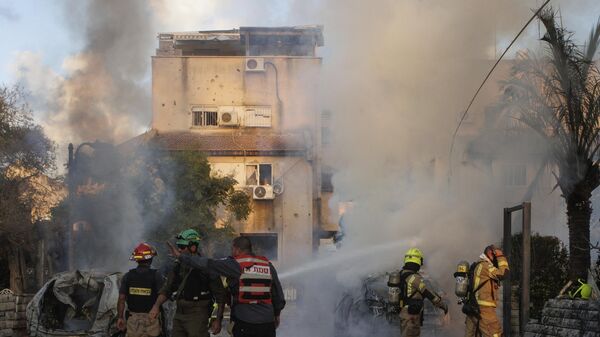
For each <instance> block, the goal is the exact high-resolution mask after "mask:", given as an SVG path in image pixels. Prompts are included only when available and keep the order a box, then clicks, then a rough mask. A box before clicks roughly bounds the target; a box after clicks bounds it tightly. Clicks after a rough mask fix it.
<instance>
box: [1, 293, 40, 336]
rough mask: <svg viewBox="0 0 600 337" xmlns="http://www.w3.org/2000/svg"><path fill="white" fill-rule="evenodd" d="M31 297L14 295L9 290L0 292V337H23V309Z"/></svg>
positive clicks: (25, 324)
mask: <svg viewBox="0 0 600 337" xmlns="http://www.w3.org/2000/svg"><path fill="white" fill-rule="evenodd" d="M32 298H33V295H16V294H14V293H13V292H12V291H11V290H9V289H4V290H2V291H0V337H5V336H6V337H8V336H25V335H26V333H25V327H26V326H27V323H26V320H25V309H26V308H27V303H29V301H31V299H32Z"/></svg>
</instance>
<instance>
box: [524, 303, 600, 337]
mask: <svg viewBox="0 0 600 337" xmlns="http://www.w3.org/2000/svg"><path fill="white" fill-rule="evenodd" d="M524 336H525V337H600V301H584V300H571V299H552V300H549V301H548V302H546V304H545V305H544V310H543V312H542V319H541V320H540V321H534V320H532V321H531V322H530V323H529V324H528V325H527V327H526V329H525V335H524Z"/></svg>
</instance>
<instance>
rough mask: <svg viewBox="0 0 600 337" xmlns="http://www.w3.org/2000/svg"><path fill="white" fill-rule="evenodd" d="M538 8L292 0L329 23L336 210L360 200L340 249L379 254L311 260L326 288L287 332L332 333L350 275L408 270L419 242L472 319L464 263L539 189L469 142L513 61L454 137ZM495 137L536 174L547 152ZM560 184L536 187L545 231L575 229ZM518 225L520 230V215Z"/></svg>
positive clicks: (504, 159) (503, 156)
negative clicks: (460, 282) (461, 291)
mask: <svg viewBox="0 0 600 337" xmlns="http://www.w3.org/2000/svg"><path fill="white" fill-rule="evenodd" d="M536 5H537V4H536V3H535V2H534V1H530V2H523V1H506V2H502V3H499V2H494V1H486V2H481V1H472V0H462V1H451V2H448V1H378V2H377V4H373V3H371V2H369V3H367V2H363V1H327V2H325V3H322V2H318V1H313V2H309V3H307V2H306V1H297V2H295V3H294V4H293V5H292V7H291V10H290V13H295V14H296V15H297V16H296V17H295V18H303V19H299V20H298V21H300V22H318V23H322V24H324V26H325V45H326V47H325V48H323V51H322V55H323V56H324V65H323V85H322V86H321V92H322V97H321V100H322V104H323V106H324V107H325V108H327V109H328V110H330V111H332V116H333V122H332V125H333V126H334V127H333V129H332V133H333V145H332V149H331V151H329V152H328V154H329V155H330V156H331V157H330V158H325V161H326V163H327V164H329V165H331V166H333V167H334V169H335V171H336V173H335V174H334V178H333V185H334V188H335V193H334V194H335V197H334V199H333V200H332V202H331V205H330V206H331V208H332V210H336V209H337V202H338V201H351V202H352V203H353V207H352V210H351V211H350V212H348V213H346V214H344V219H343V220H344V225H345V227H344V230H345V232H346V233H345V234H346V235H345V241H344V242H343V243H342V247H341V249H340V250H339V251H338V252H336V254H340V255H350V256H352V255H353V254H354V253H355V252H357V251H361V252H364V251H369V249H370V248H371V249H372V251H373V252H374V253H373V254H369V255H368V258H367V259H363V258H359V257H357V258H356V259H352V260H350V261H340V260H339V259H337V258H333V259H331V260H329V262H330V263H329V265H327V266H326V267H323V264H321V265H320V267H319V268H315V269H312V270H308V271H306V270H303V269H302V267H300V268H299V269H298V270H302V271H303V273H304V277H305V278H306V280H303V281H300V282H301V283H302V282H307V284H310V285H312V286H313V287H310V286H306V284H305V286H304V287H302V289H303V290H304V291H305V292H304V294H303V295H304V296H305V300H304V303H303V304H304V306H302V304H301V307H302V308H303V309H304V310H295V311H294V314H293V315H294V316H293V317H289V319H290V320H294V322H293V323H291V326H290V328H289V330H285V333H286V335H288V334H289V335H291V336H304V335H314V336H328V335H331V334H328V333H329V332H328V331H329V330H328V328H330V327H331V323H332V322H333V321H335V320H336V314H335V312H336V310H335V309H336V304H337V303H338V301H339V294H340V289H339V288H340V287H347V286H348V285H349V284H354V287H355V288H356V286H357V284H359V283H358V280H360V279H361V278H362V277H364V276H365V275H367V274H368V273H370V272H374V271H379V272H382V271H389V270H391V269H394V268H400V267H401V265H402V263H403V262H402V259H403V254H404V251H405V250H406V249H408V248H409V247H411V246H416V247H419V248H421V249H422V250H423V252H424V254H425V270H426V271H427V272H428V274H429V275H430V276H431V277H432V279H433V280H436V281H437V282H438V283H439V284H440V286H441V289H437V290H438V291H444V292H445V293H446V294H448V296H447V297H446V299H447V300H448V301H449V303H450V306H451V311H452V313H453V315H454V322H459V321H460V320H461V319H462V317H463V316H462V314H461V313H460V309H459V308H458V306H457V305H455V304H454V303H455V299H456V298H455V297H454V295H453V288H452V287H453V281H454V280H453V278H452V276H451V275H452V272H453V271H454V268H455V266H456V263H457V262H458V261H460V260H463V259H466V260H470V261H474V260H476V259H477V256H478V255H479V253H480V252H481V250H482V249H483V247H485V246H486V245H488V244H490V243H494V244H499V243H500V242H501V240H502V209H503V208H504V207H508V206H514V205H516V204H518V203H520V202H521V201H523V197H524V195H525V188H514V187H510V186H506V182H505V177H504V175H505V173H504V172H503V170H504V169H505V167H504V166H503V165H504V164H502V166H500V165H498V164H495V163H491V162H490V161H489V159H488V158H481V157H480V158H474V157H472V156H469V153H468V151H467V150H468V149H469V146H470V145H471V144H472V141H473V140H475V139H476V137H477V130H481V129H482V127H483V126H484V125H485V124H484V123H485V121H486V120H485V118H486V116H487V115H488V113H493V111H492V110H490V109H489V108H488V107H489V106H491V105H493V104H494V103H495V102H497V100H498V99H499V96H500V93H501V92H500V90H499V86H498V81H500V80H503V79H506V78H507V77H508V76H509V72H508V68H509V66H510V64H506V63H505V64H504V65H503V66H502V67H501V69H499V71H497V72H496V73H495V74H494V75H493V77H492V78H491V79H490V81H489V82H488V85H487V87H486V88H485V90H484V92H482V94H481V95H480V97H479V99H478V101H477V102H476V104H475V106H474V107H473V109H472V111H471V114H472V116H471V117H470V118H469V120H468V121H467V123H465V124H466V125H465V126H464V127H463V129H462V130H461V132H460V133H459V139H458V143H459V146H458V150H455V154H454V157H453V158H452V161H450V159H449V158H448V150H449V145H450V140H451V136H452V132H453V131H454V128H455V126H456V124H457V122H458V119H459V117H460V115H461V113H462V112H463V111H464V108H465V107H466V104H467V103H468V101H469V99H470V98H471V96H472V95H473V93H474V91H475V90H476V88H477V86H478V85H479V84H480V82H481V80H482V79H483V77H484V76H485V74H486V72H487V71H488V70H489V68H490V67H491V65H492V64H493V62H494V61H495V59H496V57H497V56H498V55H499V54H500V53H501V52H502V47H503V45H504V46H506V44H507V43H508V41H510V39H512V37H513V36H514V35H515V34H516V33H517V32H518V31H519V29H520V28H521V27H522V25H523V24H524V23H525V22H526V21H527V19H528V18H529V17H530V16H531V15H532V11H531V9H532V8H535V7H536ZM588 5H589V6H588V7H587V8H588V9H589V8H590V7H592V8H596V9H600V8H599V7H598V5H597V4H593V3H591V2H589V3H588ZM565 7H568V5H566V6H565ZM565 7H563V15H564V16H565V20H566V18H567V16H572V18H571V20H573V21H574V20H576V19H577V17H578V16H577V14H575V13H574V12H567V10H565ZM567 13H568V14H567ZM596 13H598V10H596ZM292 15H294V14H292ZM306 18H309V19H308V20H307V19H306ZM591 22H594V21H591ZM565 24H568V22H565ZM579 26H580V25H577V27H579ZM574 29H575V28H574ZM588 29H589V27H585V31H584V32H582V33H583V34H582V35H585V34H586V33H587V32H588ZM538 34H539V33H538V31H537V27H536V26H535V25H533V26H532V27H531V28H530V29H528V31H527V33H526V34H525V36H524V38H523V39H521V40H520V41H519V45H518V46H517V50H518V49H519V48H530V49H538V48H539V46H540V44H539V42H537V37H538V36H539V35H538ZM541 34H543V32H541ZM505 41H506V42H505ZM515 52H516V50H513V51H512V52H511V53H510V54H509V55H514V53H515ZM517 146H522V147H523V148H527V149H528V151H531V153H535V154H542V153H545V151H546V149H545V148H544V147H543V146H539V145H538V144H536V143H531V144H518V145H517ZM492 148H493V149H494V150H495V151H496V152H497V153H498V154H499V155H498V157H496V158H493V160H494V162H499V163H508V164H512V163H518V164H526V165H528V166H527V173H526V175H527V180H528V181H530V179H531V177H533V176H534V175H535V173H536V170H537V168H536V167H535V166H534V165H532V163H534V162H535V161H536V160H538V159H536V158H533V159H523V158H518V156H516V155H512V154H511V152H513V153H514V152H518V151H515V144H514V143H511V141H510V139H499V140H497V142H495V143H493V144H492ZM451 163H452V165H453V167H452V171H453V175H452V176H451V177H450V180H449V178H448V171H449V165H450V164H451ZM551 191H552V180H551V178H549V179H546V180H544V183H543V184H541V186H540V187H538V188H537V189H536V190H535V193H534V196H533V200H532V201H533V211H534V214H533V230H534V231H539V232H542V233H545V234H552V235H558V236H559V237H561V238H562V239H565V237H566V233H565V232H566V231H565V229H564V224H565V223H566V221H565V216H564V211H563V208H564V206H562V202H561V201H560V196H559V195H558V194H557V193H555V194H552V193H551ZM514 228H515V229H514V231H518V230H519V229H518V222H517V224H515V226H514ZM394 243H399V244H397V245H395V247H394V248H393V249H392V248H389V249H386V250H385V251H382V250H380V249H379V247H381V246H382V245H383V246H387V247H390V245H392V246H393V245H394ZM309 266H311V264H310V263H309ZM295 272H296V269H294V270H292V271H288V272H287V273H286V272H284V273H283V276H287V275H289V279H286V281H288V282H292V283H293V282H294V281H298V279H299V278H302V276H298V277H294V276H292V275H294V273H295ZM332 278H333V279H336V278H337V280H336V281H335V282H332V281H331V279H332ZM340 278H341V279H343V281H345V282H340ZM350 288H351V287H350ZM307 298H308V300H306V299H307ZM298 311H299V312H300V313H298ZM298 321H300V322H298ZM317 322H318V323H317ZM350 323H356V322H350ZM284 328H285V326H284ZM460 329H462V327H461V326H460V324H458V328H457V329H455V330H454V332H455V333H457V334H459V332H458V331H459V330H460ZM357 335H361V333H358V334H357ZM363 335H364V334H363Z"/></svg>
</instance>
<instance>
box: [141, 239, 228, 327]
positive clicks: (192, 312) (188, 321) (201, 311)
mask: <svg viewBox="0 0 600 337" xmlns="http://www.w3.org/2000/svg"><path fill="white" fill-rule="evenodd" d="M176 244H177V248H176V249H177V251H178V252H179V253H185V254H189V255H191V256H198V257H199V256H200V252H199V245H200V235H199V234H198V232H196V231H195V230H193V229H186V230H184V231H183V232H181V233H180V234H179V235H178V236H177V242H176ZM169 298H171V299H172V300H175V301H176V304H177V310H176V312H175V316H174V317H173V330H172V332H171V335H172V336H173V337H208V336H209V319H210V317H211V315H212V312H213V303H215V302H216V304H217V309H216V310H217V315H216V319H214V320H213V321H212V322H211V323H210V331H211V332H212V333H214V334H218V333H219V332H220V331H221V321H222V319H223V310H224V309H225V307H224V304H225V300H226V291H225V287H224V286H223V283H222V282H221V278H220V277H219V275H217V274H214V273H210V272H209V271H207V270H200V269H196V268H191V267H189V266H187V265H182V264H180V263H176V264H175V266H174V268H173V269H172V270H171V272H170V273H169V274H168V275H167V281H166V282H165V285H164V286H163V287H162V289H160V291H159V295H158V298H157V300H156V303H155V304H154V307H153V308H152V311H151V313H150V315H151V317H155V316H156V315H158V313H159V309H160V306H161V305H162V304H163V303H164V302H165V301H166V300H167V299H169ZM213 301H214V302H213Z"/></svg>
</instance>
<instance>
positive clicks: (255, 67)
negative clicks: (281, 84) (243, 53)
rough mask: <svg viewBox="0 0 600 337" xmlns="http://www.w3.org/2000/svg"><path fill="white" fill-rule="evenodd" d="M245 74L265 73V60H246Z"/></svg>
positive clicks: (252, 58) (253, 58)
mask: <svg viewBox="0 0 600 337" xmlns="http://www.w3.org/2000/svg"><path fill="white" fill-rule="evenodd" d="M246 71H247V72H261V71H265V59H263V58H260V57H250V58H247V59H246Z"/></svg>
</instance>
